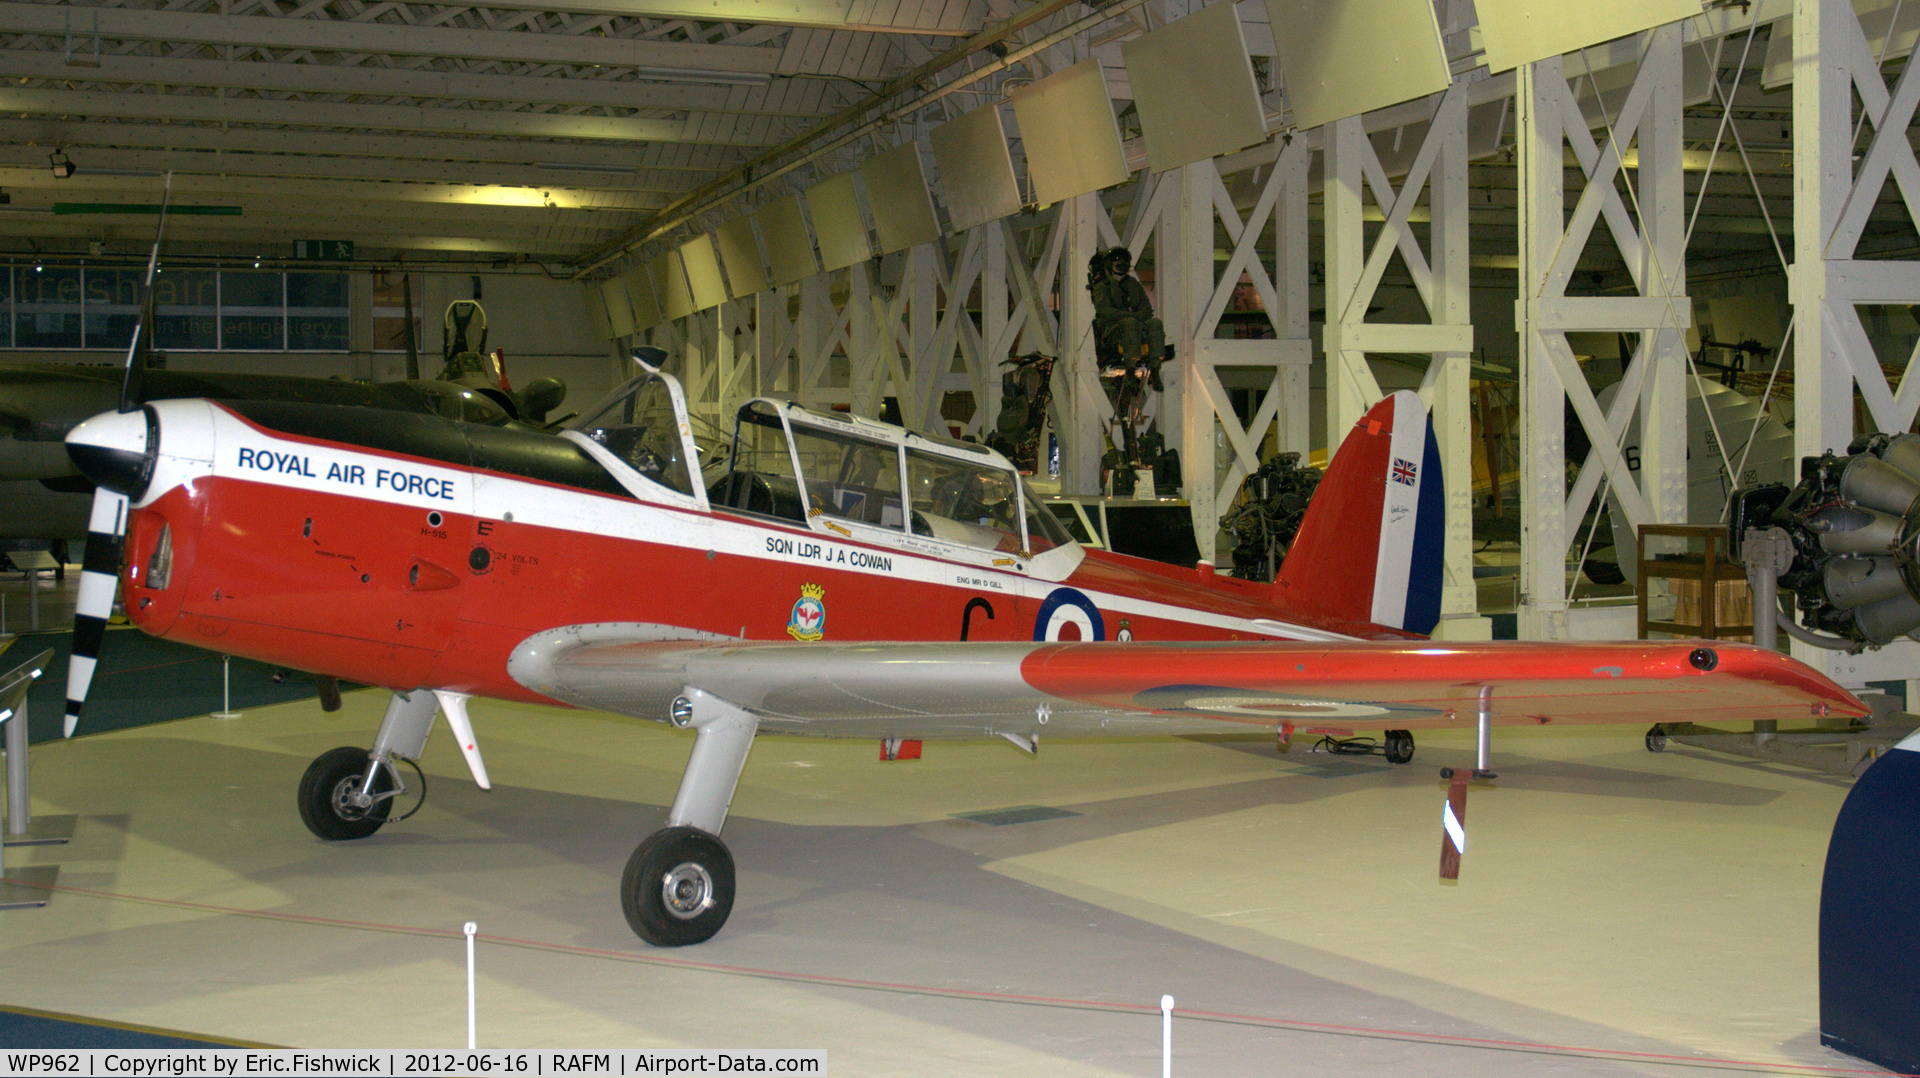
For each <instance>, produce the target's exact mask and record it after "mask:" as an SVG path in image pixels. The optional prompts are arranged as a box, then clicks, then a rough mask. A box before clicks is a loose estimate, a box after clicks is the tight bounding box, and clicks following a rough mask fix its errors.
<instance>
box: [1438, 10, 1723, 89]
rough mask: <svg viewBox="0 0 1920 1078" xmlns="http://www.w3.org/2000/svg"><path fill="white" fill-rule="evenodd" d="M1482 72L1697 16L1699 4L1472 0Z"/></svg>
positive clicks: (1497, 71) (1496, 70)
mask: <svg viewBox="0 0 1920 1078" xmlns="http://www.w3.org/2000/svg"><path fill="white" fill-rule="evenodd" d="M1474 10H1476V11H1478V12H1479V14H1480V40H1481V42H1482V43H1483V44H1485V46H1486V50H1487V52H1486V56H1487V70H1488V71H1491V72H1493V73H1495V74H1498V73H1499V72H1502V71H1506V70H1508V69H1510V68H1515V67H1519V66H1520V65H1521V64H1530V63H1533V62H1534V61H1535V60H1544V59H1546V58H1547V57H1549V56H1560V55H1563V54H1565V53H1569V52H1573V51H1575V50H1578V49H1584V48H1586V47H1587V46H1588V45H1598V44H1599V43H1601V42H1602V41H1612V40H1613V39H1614V38H1616V37H1625V36H1627V35H1628V34H1637V33H1639V32H1640V31H1642V30H1651V29H1653V28H1654V27H1656V26H1665V25H1666V24H1667V23H1670V22H1677V21H1678V20H1680V19H1688V18H1692V17H1693V16H1695V15H1698V14H1700V0H1609V2H1607V3H1602V4H1542V3H1540V2H1539V0H1477V2H1476V3H1475V4H1474Z"/></svg>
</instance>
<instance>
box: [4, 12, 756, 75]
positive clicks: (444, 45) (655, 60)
mask: <svg viewBox="0 0 1920 1078" xmlns="http://www.w3.org/2000/svg"><path fill="white" fill-rule="evenodd" d="M313 6H314V5H306V6H303V7H302V8H301V9H300V10H303V11H304V10H309V9H310V8H312V7H313ZM81 11H82V9H80V8H75V7H72V6H70V5H67V4H23V3H0V33H19V34H43V35H52V36H57V37H62V38H64V37H65V35H66V33H67V30H68V28H69V23H68V17H69V13H79V12H81ZM95 12H98V14H99V20H100V21H99V31H100V36H101V38H103V39H110V40H111V39H130V40H136V41H165V42H173V43H191V44H198V45H262V46H266V47H268V48H276V49H313V50H316V51H319V52H331V53H376V54H381V55H400V56H443V57H449V58H452V59H458V60H508V61H519V62H526V63H538V64H563V65H569V66H571V65H578V64H594V65H599V66H603V67H654V68H669V69H677V70H698V71H722V72H732V73H737V74H766V75H770V74H772V73H773V72H774V71H775V70H776V69H777V67H778V65H779V62H780V55H781V51H780V50H779V49H778V48H753V47H747V46H738V45H708V44H704V43H700V42H687V41H656V40H653V39H651V38H643V37H608V36H602V33H604V31H605V29H606V27H605V25H604V24H598V25H596V26H595V27H594V29H595V30H597V31H600V32H597V33H566V32H564V31H561V32H552V33H526V32H522V31H506V30H470V29H464V28H459V27H450V26H414V25H408V24H406V23H398V22H370V21H369V22H361V21H355V20H350V19H329V18H267V17H261V16H229V15H221V14H214V13H208V14H199V13H194V12H185V11H161V10H153V9H146V8H125V7H101V8H93V7H88V8H85V9H84V16H85V18H84V22H83V21H82V20H81V19H79V18H76V19H74V21H73V23H72V26H73V28H74V29H75V30H76V31H79V30H84V31H85V32H86V33H87V34H88V36H91V35H92V33H93V27H94V23H93V18H94V14H95ZM634 29H636V30H637V29H639V27H638V26H636V27H635V28H634Z"/></svg>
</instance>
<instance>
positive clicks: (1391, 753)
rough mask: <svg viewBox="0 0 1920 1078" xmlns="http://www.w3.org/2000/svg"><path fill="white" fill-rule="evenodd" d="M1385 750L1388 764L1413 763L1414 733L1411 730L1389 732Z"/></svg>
mask: <svg viewBox="0 0 1920 1078" xmlns="http://www.w3.org/2000/svg"><path fill="white" fill-rule="evenodd" d="M1385 749H1386V755H1387V762H1388V763H1390V764H1404V763H1411V762H1412V761H1413V732H1412V731H1411V730H1388V731H1387V738H1386V745H1385Z"/></svg>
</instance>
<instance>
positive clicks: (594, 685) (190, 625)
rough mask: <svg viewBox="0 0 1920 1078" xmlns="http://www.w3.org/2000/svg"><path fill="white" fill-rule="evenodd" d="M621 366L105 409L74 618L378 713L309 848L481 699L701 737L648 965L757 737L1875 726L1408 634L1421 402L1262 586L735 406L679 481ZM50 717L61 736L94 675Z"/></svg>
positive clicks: (1711, 660)
mask: <svg viewBox="0 0 1920 1078" xmlns="http://www.w3.org/2000/svg"><path fill="white" fill-rule="evenodd" d="M642 353H643V355H637V358H644V359H647V360H651V361H652V364H653V365H650V366H647V369H646V370H645V371H644V372H643V373H642V374H641V375H640V376H638V377H636V378H635V379H634V380H633V381H632V382H630V383H628V384H627V385H626V386H624V387H622V388H621V389H619V390H617V391H616V392H615V393H613V394H612V395H611V396H610V397H609V398H608V399H607V400H606V401H605V402H604V403H603V404H601V405H600V406H597V407H595V408H593V409H591V410H590V411H588V412H587V413H586V414H585V415H584V417H583V418H581V419H579V420H577V421H576V422H574V423H572V424H571V425H570V427H569V428H568V429H567V430H565V431H564V432H563V433H561V434H560V435H559V436H557V437H556V436H553V435H550V434H535V433H527V432H521V431H515V430H511V429H500V428H491V427H478V426H473V425H461V424H457V423H453V422H451V421H448V420H445V419H442V418H439V417H435V416H426V415H406V414H395V413H382V414H373V413H370V412H367V411H365V410H359V409H349V408H338V407H329V406H326V405H311V404H303V403H297V402H280V401H224V402H222V401H212V400H205V399H196V400H161V401H151V402H148V403H145V404H133V403H129V404H128V405H127V406H125V409H124V410H122V411H119V412H110V413H106V414H103V415H100V416H96V417H95V418H93V419H90V420H88V421H86V422H85V423H83V424H82V425H81V426H79V427H78V428H76V429H75V430H74V431H73V432H72V434H71V435H70V436H69V438H68V446H69V449H70V451H71V453H72V456H73V459H74V461H75V462H76V463H77V464H78V466H79V467H80V468H81V469H82V471H83V472H84V473H85V474H86V475H87V476H88V477H89V478H90V479H92V480H93V481H94V482H95V483H97V484H98V485H99V488H100V490H101V494H100V497H99V502H98V504H97V506H96V511H95V513H94V525H93V530H94V532H95V533H96V534H95V535H93V536H92V537H91V539H90V544H89V558H88V560H89V573H90V575H92V576H93V577H94V578H95V579H96V587H95V588H94V590H93V591H92V592H91V593H90V597H89V598H87V599H85V600H84V601H83V603H82V614H83V615H85V616H86V617H89V618H100V617H104V615H105V614H106V612H107V610H108V608H109V607H110V604H111V596H112V594H113V592H112V580H111V577H110V575H109V574H112V573H113V572H114V571H115V570H116V569H118V571H119V587H120V589H121V595H122V602H123V604H124V607H125V610H126V613H127V616H128V617H129V618H130V619H131V620H132V621H133V622H134V623H135V624H136V625H137V626H139V627H140V628H141V629H143V630H145V631H146V632H148V633H151V634H154V635H156V636H162V637H167V638H171V639H176V640H182V641H186V642H189V643H193V644H197V645H200V646H203V647H212V648H215V649H217V650H219V651H222V652H226V653H229V654H233V655H240V656H244V657H249V658H254V659H259V660H263V661H266V662H271V663H275V664H278V665H281V666H286V667H290V668H294V669H301V670H308V671H311V672H313V673H315V674H318V675H322V676H330V677H335V678H340V679H345V680H350V681H354V682H359V683H362V684H368V685H374V686H380V687H383V688H386V689H388V690H391V691H392V693H393V695H392V698H391V700H390V702H389V703H388V705H387V710H386V714H385V718H384V719H383V721H382V723H381V725H380V728H379V730H378V731H377V732H376V733H375V734H374V737H373V742H372V745H371V747H358V746H354V747H345V748H338V749H334V750H332V751H329V752H327V753H324V754H322V755H321V756H320V757H319V758H318V759H316V760H315V761H314V762H313V764H312V766H311V767H310V768H309V769H308V770H307V772H306V774H305V776H304V777H303V778H302V780H301V782H300V785H299V793H298V801H299V810H300V814H301V816H302V818H303V820H304V821H305V823H306V824H307V826H308V827H309V828H310V829H311V830H312V831H313V833H314V834H316V835H318V836H320V837H321V838H322V839H327V840H335V841H338V840H349V839H357V838H362V837H365V836H368V835H371V834H373V833H374V832H375V831H376V830H378V829H379V828H380V827H381V826H382V825H383V824H384V823H386V822H387V816H388V811H389V806H390V805H392V804H393V798H394V797H395V796H396V795H398V794H400V793H401V792H402V791H403V790H405V789H406V780H405V777H404V774H403V770H402V767H401V764H402V763H404V762H407V761H411V760H415V759H417V758H418V757H419V755H420V754H421V752H422V750H423V748H424V746H425V744H426V741H427V735H428V732H429V729H430V727H431V725H432V723H433V721H434V719H435V717H436V715H437V714H440V713H444V714H445V716H446V718H447V722H448V725H449V727H450V728H451V730H452V731H453V733H454V735H455V737H456V739H457V741H458V744H459V746H460V748H461V751H462V752H463V753H464V754H465V758H466V763H467V764H468V766H469V767H470V769H471V770H472V773H473V777H474V780H475V781H476V782H477V783H479V784H480V785H481V786H482V787H486V786H488V777H487V770H486V767H485V765H484V763H483V760H482V755H481V748H480V745H479V742H478V740H477V739H476V736H475V731H474V729H473V726H472V723H470V722H469V721H468V718H467V708H466V702H467V700H468V699H469V698H471V697H473V696H487V697H495V698H502V699H509V700H519V701H532V702H539V703H559V704H564V705H572V706H576V707H581V708H594V709H602V710H606V711H611V712H616V713H619V714H623V715H630V716H637V717H640V718H645V719H651V720H655V721H658V722H661V723H669V724H672V725H673V726H676V727H681V728H687V729H691V730H693V731H694V737H693V745H692V750H691V753H690V756H689V759H688V762H687V766H686V769H685V772H684V774H683V776H682V778H681V781H680V786H679V790H678V792H677V794H676V795H675V797H674V801H673V805H672V807H671V809H670V811H669V813H668V816H667V821H666V826H665V827H664V828H663V829H661V830H659V831H657V832H655V833H654V834H653V835H652V836H650V837H648V838H646V839H645V841H643V842H642V843H641V844H640V846H639V848H638V849H637V850H635V852H634V854H633V856H632V858H631V860H630V861H629V863H628V865H627V868H626V871H625V874H624V876H623V878H622V879H621V882H620V902H621V906H622V908H623V910H624V912H625V914H626V917H627V920H628V923H629V924H630V925H631V926H632V928H633V930H634V931H635V932H636V933H637V934H639V935H640V936H641V937H642V938H644V939H645V940H647V941H648V942H650V943H654V944H659V945H681V944H690V943H698V942H700V941H702V940H705V939H707V938H709V937H711V936H712V935H713V934H714V933H715V932H717V931H719V929H720V928H721V926H722V925H723V924H724V923H725V921H726V919H727V916H728V913H729V911H730V909H731V907H732V904H733V900H734V891H735V871H734V864H733V859H732V856H731V854H730V853H729V852H728V850H727V847H726V846H725V845H724V844H723V843H722V842H721V839H720V837H719V836H720V832H721V825H722V824H723V823H724V821H725V819H726V816H727V809H728V805H729V802H730V801H731V799H732V797H733V793H734V789H735V786H736V784H737V783H738V781H739V777H740V774H741V769H742V767H743V766H744V765H745V763H746V760H747V756H748V752H749V749H750V748H751V746H752V744H753V741H754V738H755V736H756V735H757V734H760V733H784V734H804V735H817V736H827V737H859V738H875V739H881V740H882V741H883V742H889V741H891V742H893V743H894V744H897V743H898V739H940V738H983V737H996V736H997V737H1004V738H1006V739H1008V740H1010V741H1012V742H1014V743H1015V744H1016V745H1018V746H1020V747H1022V748H1024V749H1027V750H1029V751H1032V750H1034V749H1036V748H1037V747H1038V744H1039V741H1040V740H1041V739H1042V738H1047V739H1049V740H1051V739H1053V738H1056V737H1074V736H1088V735H1093V736H1097V735H1102V734H1139V733H1164V734H1191V733H1203V732H1231V731H1255V730H1260V731H1273V732H1277V733H1280V734H1281V735H1282V736H1284V735H1286V734H1290V733H1291V732H1292V731H1293V730H1294V729H1296V728H1298V729H1300V730H1312V729H1332V730H1337V731H1349V732H1350V731H1357V730H1374V731H1385V732H1386V734H1387V737H1386V741H1387V744H1388V747H1389V757H1390V759H1393V760H1394V761H1395V762H1405V761H1406V760H1407V759H1408V758H1410V757H1411V755H1412V752H1413V739H1412V735H1411V733H1410V731H1412V730H1416V729H1423V728H1459V727H1466V728H1469V729H1474V728H1477V729H1479V730H1480V731H1481V733H1482V763H1483V766H1484V757H1485V749H1484V744H1485V737H1484V734H1485V730H1486V728H1487V727H1488V726H1490V725H1494V724H1535V723H1546V722H1581V723H1641V724H1647V723H1654V722H1659V721H1661V720H1663V719H1665V720H1668V721H1671V720H1672V719H1673V718H1674V717H1675V716H1677V715H1684V716H1685V717H1686V718H1688V719H1689V720H1693V721H1716V720H1765V719H1804V718H1806V717H1808V716H1810V715H1833V716H1859V715H1864V714H1866V713H1867V711H1868V709H1867V708H1866V707H1865V706H1863V705H1862V704H1861V703H1860V702H1859V701H1858V700H1857V699H1855V698H1854V697H1853V696H1851V695H1850V694H1848V693H1847V692H1845V691H1844V690H1842V689H1840V688H1839V687H1838V686H1836V685H1835V684H1833V683H1832V682H1830V681H1828V680H1827V679H1826V678H1824V677H1822V676H1821V675H1819V674H1817V673H1816V672H1814V671H1813V670H1811V669H1809V668H1807V667H1805V666H1803V665H1801V664H1799V663H1797V662H1795V661H1794V660H1793V659H1791V658H1788V657H1787V656H1785V655H1782V654H1779V653H1776V652H1772V651H1767V650H1762V649H1759V648H1755V647H1752V646H1749V645H1744V644H1729V643H1723V642H1712V643H1708V642H1703V641H1660V642H1647V641H1639V642H1626V643H1529V642H1511V641H1508V642H1477V643H1446V642H1441V641H1432V640H1428V639H1427V638H1426V637H1425V636H1424V634H1425V633H1427V632H1429V631H1430V630H1431V629H1432V628H1433V627H1434V625H1435V623H1436V621H1437V619H1438V615H1439V605H1440V582H1441V513H1442V508H1443V506H1442V500H1441V487H1440V476H1439V467H1438V451H1437V448H1436V444H1435V440H1434V437H1433V434H1432V433H1431V431H1430V430H1429V428H1428V422H1427V417H1426V413H1425V410H1424V409H1423V408H1422V406H1421V405H1420V402H1419V400H1418V398H1417V397H1416V396H1415V395H1414V394H1412V393H1406V392H1400V393H1395V394H1392V395H1391V396H1389V397H1387V398H1386V399H1384V400H1383V401H1381V402H1380V403H1379V404H1378V405H1376V406H1375V407H1374V408H1373V409H1372V410H1371V411H1369V412H1368V413H1367V414H1366V416H1365V417H1364V418H1363V419H1361V420H1360V422H1359V423H1358V424H1357V425H1356V426H1355V427H1354V428H1353V430H1352V431H1351V433H1350V434H1349V435H1348V436H1347V438H1346V440H1345V442H1344V443H1343V445H1342V446H1341V447H1340V450H1339V452H1338V454H1337V455H1336V456H1335V457H1334V459H1333V461H1332V462H1331V465H1330V466H1329V469H1328V471H1327V474H1326V477H1325V480H1324V481H1323V482H1322V483H1321V484H1320V487H1319V491H1318V493H1317V494H1316V495H1315V497H1314V500H1313V502H1312V505H1311V507H1310V509H1309V511H1308V514H1307V516H1306V519H1305V521H1304V522H1303V524H1302V526H1301V529H1300V532H1299V535H1298V538H1297V540H1296V541H1295V543H1294V544H1293V547H1292V549H1291V551H1290V552H1289V554H1288V555H1287V558H1286V561H1285V563H1284V565H1283V567H1282V569H1281V571H1280V573H1279V576H1278V579H1277V580H1275V581H1274V582H1273V583H1271V584H1264V583H1254V582H1250V581H1243V580H1236V579H1231V578H1227V577H1223V576H1217V575H1215V574H1214V573H1213V572H1212V571H1211V567H1209V566H1205V565H1202V566H1201V567H1200V568H1199V569H1198V570H1195V569H1182V568H1177V567H1173V566H1168V565H1161V564H1157V563H1152V562H1147V561H1142V560H1138V559H1134V558H1129V557H1125V556H1122V555H1116V554H1111V553H1108V552H1105V551H1098V550H1088V549H1084V548H1082V547H1081V546H1080V545H1079V544H1077V543H1075V542H1073V541H1072V539H1070V538H1069V537H1068V536H1067V534H1066V533H1065V532H1064V531H1063V530H1062V528H1061V527H1060V525H1059V524H1058V523H1057V522H1056V521H1055V519H1054V518H1053V517H1052V515H1051V514H1050V513H1049V512H1048V511H1047V510H1046V509H1045V508H1044V507H1043V506H1041V505H1039V504H1038V503H1037V502H1036V501H1035V500H1034V498H1033V496H1032V495H1031V493H1029V492H1028V490H1027V489H1026V486H1025V484H1024V483H1023V482H1022V480H1021V477H1020V475H1019V473H1018V472H1017V471H1015V469H1014V468H1013V466H1012V465H1011V464H1009V463H1008V462H1007V460H1006V459H1005V458H1004V457H1002V456H1001V455H1000V454H998V453H996V452H994V451H992V450H990V449H988V448H986V447H984V446H979V445H974V444H969V443H964V442H959V441H953V440H949V439H946V438H940V437H929V436H926V435H922V434H919V433H916V432H913V431H908V430H904V429H901V428H899V427H895V426H890V425H886V424H882V423H878V422H874V421H871V420H867V419H863V418H858V417H853V416H848V415H844V414H836V413H822V412H816V411H811V410H808V409H806V408H802V407H799V406H797V405H794V404H790V403H785V402H781V401H777V400H768V399H758V400H753V401H749V402H748V403H747V404H745V405H744V406H743V407H741V408H740V409H739V411H738V413H737V415H736V423H735V431H734V437H733V443H732V445H731V447H730V448H729V449H727V450H726V451H725V452H724V454H720V453H715V454H709V455H710V456H713V457H716V458H722V459H713V460H709V461H707V462H705V467H704V468H703V467H702V463H701V460H700V456H699V455H698V452H697V450H696V447H695V444H694V439H693V437H692V433H691V427H690V424H689V421H688V416H687V406H686V402H685V400H684V398H683V396H682V393H681V389H680V387H679V385H678V383H677V382H676V381H675V380H674V379H673V378H672V377H671V376H670V375H668V374H667V373H664V372H662V371H660V370H658V369H657V365H658V364H659V363H660V361H661V360H662V359H663V358H664V354H662V353H659V352H657V351H654V350H642ZM122 535H124V557H121V558H116V557H115V555H116V554H117V553H118V552H119V550H120V545H119V543H120V536H122ZM102 582H103V583H104V584H105V591H104V593H103V592H102V591H101V589H100V587H99V586H98V584H99V583H102ZM103 595H104V598H103ZM83 620H84V619H83ZM81 665H86V664H80V663H77V664H76V673H83V672H82V671H80V670H79V667H80V666H81ZM69 696H70V698H71V701H70V706H69V732H71V724H72V722H73V721H74V720H75V719H76V718H77V716H78V713H79V707H80V702H81V701H82V700H83V699H84V696H85V677H76V679H75V681H74V682H73V684H72V685H71V687H70V689H69ZM1449 841H1450V842H1454V843H1456V848H1455V850H1454V852H1456V853H1457V845H1458V844H1463V842H1464V840H1463V839H1461V838H1460V837H1459V836H1458V834H1457V833H1456V834H1455V835H1454V837H1453V839H1450V840H1449ZM1443 860H1444V857H1443Z"/></svg>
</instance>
